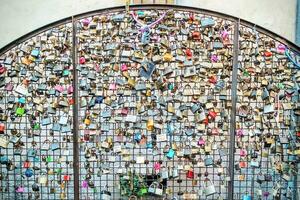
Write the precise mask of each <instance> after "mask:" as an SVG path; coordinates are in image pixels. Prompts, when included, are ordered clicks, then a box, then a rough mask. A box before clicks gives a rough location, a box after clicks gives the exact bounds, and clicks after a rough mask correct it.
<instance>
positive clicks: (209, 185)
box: [204, 179, 217, 196]
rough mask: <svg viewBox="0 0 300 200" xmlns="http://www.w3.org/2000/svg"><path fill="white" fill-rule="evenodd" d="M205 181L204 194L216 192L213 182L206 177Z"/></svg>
mask: <svg viewBox="0 0 300 200" xmlns="http://www.w3.org/2000/svg"><path fill="white" fill-rule="evenodd" d="M205 182H206V183H205V188H204V194H205V195H206V196H210V195H213V194H215V193H217V191H216V188H215V186H214V184H213V183H212V182H211V180H209V179H206V180H205ZM208 182H209V183H208Z"/></svg>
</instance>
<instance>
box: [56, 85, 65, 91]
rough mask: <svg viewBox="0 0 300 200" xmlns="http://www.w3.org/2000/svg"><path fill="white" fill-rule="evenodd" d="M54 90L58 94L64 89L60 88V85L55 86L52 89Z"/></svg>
mask: <svg viewBox="0 0 300 200" xmlns="http://www.w3.org/2000/svg"><path fill="white" fill-rule="evenodd" d="M54 89H55V90H56V91H58V92H63V91H64V87H63V86H61V85H56V86H55V87H54Z"/></svg>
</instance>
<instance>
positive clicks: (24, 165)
mask: <svg viewBox="0 0 300 200" xmlns="http://www.w3.org/2000/svg"><path fill="white" fill-rule="evenodd" d="M30 166H31V162H30V161H28V160H27V161H25V162H24V163H23V167H24V168H30Z"/></svg>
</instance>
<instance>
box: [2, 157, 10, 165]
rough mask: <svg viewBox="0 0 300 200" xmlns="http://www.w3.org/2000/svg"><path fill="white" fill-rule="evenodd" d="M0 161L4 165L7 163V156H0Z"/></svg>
mask: <svg viewBox="0 0 300 200" xmlns="http://www.w3.org/2000/svg"><path fill="white" fill-rule="evenodd" d="M0 163H1V164H2V165H6V164H7V163H8V157H7V156H1V157H0Z"/></svg>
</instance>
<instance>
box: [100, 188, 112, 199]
mask: <svg viewBox="0 0 300 200" xmlns="http://www.w3.org/2000/svg"><path fill="white" fill-rule="evenodd" d="M110 197H111V193H110V192H109V191H106V190H104V191H101V193H100V199H101V200H110Z"/></svg>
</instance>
